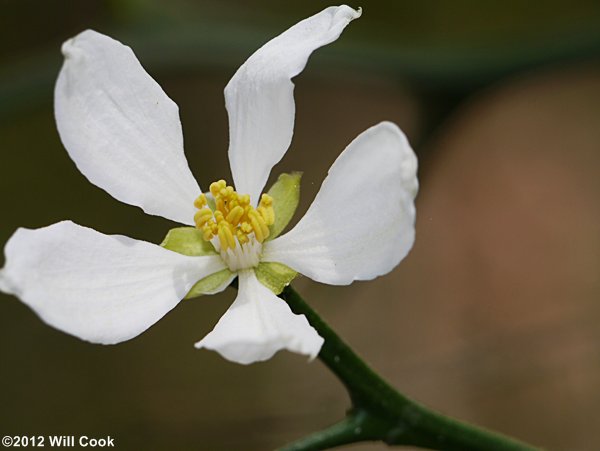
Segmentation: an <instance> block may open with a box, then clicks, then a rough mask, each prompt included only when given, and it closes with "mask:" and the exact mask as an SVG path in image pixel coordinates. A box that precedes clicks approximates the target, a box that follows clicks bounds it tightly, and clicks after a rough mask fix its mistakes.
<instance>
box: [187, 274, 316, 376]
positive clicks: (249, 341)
mask: <svg viewBox="0 0 600 451" xmlns="http://www.w3.org/2000/svg"><path fill="white" fill-rule="evenodd" d="M239 281H240V285H239V292H238V296H237V298H236V300H235V302H234V303H233V304H232V305H231V307H229V310H227V312H225V314H224V315H223V317H222V318H221V319H220V320H219V322H218V323H217V325H216V326H215V328H214V329H213V331H212V332H210V333H209V334H208V335H207V336H206V337H204V338H203V339H202V340H201V341H199V342H198V343H196V348H198V349H200V348H205V349H211V350H213V351H217V352H218V353H219V354H221V355H222V356H223V357H225V358H226V359H227V360H231V361H232V362H237V363H242V364H244V365H246V364H249V363H254V362H259V361H263V360H267V359H270V358H271V357H272V356H273V354H275V353H276V352H277V351H279V350H281V349H288V350H290V351H293V352H297V353H299V354H306V355H308V356H310V358H311V359H312V358H314V357H316V356H317V354H318V353H319V351H320V350H321V346H322V345H323V338H321V337H320V336H319V334H317V331H316V330H315V329H313V327H312V326H311V325H310V324H309V323H308V320H307V319H306V317H305V316H304V315H296V314H294V313H292V311H291V310H290V307H289V306H288V305H287V303H286V302H285V301H284V300H283V299H280V298H278V297H277V296H275V295H274V294H273V293H272V292H271V290H269V289H268V288H266V287H265V286H264V285H262V284H261V283H260V282H259V281H258V280H257V278H256V276H255V275H254V271H252V270H245V271H241V272H240V274H239Z"/></svg>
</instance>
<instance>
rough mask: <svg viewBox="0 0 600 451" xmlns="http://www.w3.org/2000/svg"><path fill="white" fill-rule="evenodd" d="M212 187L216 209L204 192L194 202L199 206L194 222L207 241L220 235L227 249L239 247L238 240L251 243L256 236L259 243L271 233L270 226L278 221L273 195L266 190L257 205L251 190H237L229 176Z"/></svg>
mask: <svg viewBox="0 0 600 451" xmlns="http://www.w3.org/2000/svg"><path fill="white" fill-rule="evenodd" d="M209 189H210V194H211V195H212V196H213V198H214V201H215V211H214V212H213V211H212V210H211V209H210V208H208V202H207V199H206V196H205V195H204V194H201V195H200V196H198V198H197V199H196V200H195V201H194V206H195V207H196V208H198V212H196V214H195V215H194V223H195V224H196V227H197V228H198V229H200V230H201V231H202V237H203V238H204V239H205V240H206V241H211V240H212V239H213V238H215V237H217V238H218V240H219V244H220V247H221V250H222V251H226V250H227V249H235V247H236V246H237V244H238V243H239V244H240V245H243V244H246V243H248V242H249V241H250V239H251V237H252V236H253V237H254V239H256V241H258V242H259V243H262V242H263V241H264V240H265V239H267V238H268V237H269V234H270V230H269V226H271V225H273V224H274V222H275V210H274V209H273V198H272V197H271V196H269V195H268V194H263V195H262V196H261V198H260V202H259V204H258V206H257V207H256V208H254V207H252V205H251V204H250V196H249V195H248V194H238V193H236V192H235V190H234V189H233V187H232V186H228V185H227V183H226V182H225V180H219V181H217V182H214V183H211V184H210V188H209Z"/></svg>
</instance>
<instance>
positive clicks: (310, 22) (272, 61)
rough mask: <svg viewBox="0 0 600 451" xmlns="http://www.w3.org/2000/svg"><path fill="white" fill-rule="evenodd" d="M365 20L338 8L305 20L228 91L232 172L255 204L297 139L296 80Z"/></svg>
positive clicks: (253, 60) (259, 54) (265, 49)
mask: <svg viewBox="0 0 600 451" xmlns="http://www.w3.org/2000/svg"><path fill="white" fill-rule="evenodd" d="M359 16H360V11H358V12H357V11H355V10H353V9H352V8H350V7H348V6H345V5H344V6H339V7H333V6H332V7H329V8H327V9H325V10H323V11H321V12H320V13H318V14H316V15H314V16H312V17H309V18H308V19H305V20H303V21H302V22H299V23H298V24H296V25H294V26H293V27H292V28H290V29H289V30H287V31H285V32H284V33H282V34H281V35H279V36H277V37H276V38H274V39H273V40H271V41H269V42H267V43H266V44H265V45H264V46H262V47H261V48H260V49H258V50H257V51H256V52H255V53H254V54H253V55H252V56H251V57H250V58H248V60H247V61H246V62H245V63H244V64H243V65H242V66H241V67H240V68H239V69H238V71H237V72H236V73H235V75H234V76H233V78H232V79H231V81H230V82H229V84H228V85H227V87H226V88H225V105H226V106H227V112H228V114H229V163H230V165H231V173H232V175H233V181H234V184H235V187H236V190H237V191H238V192H240V193H245V194H250V198H251V200H252V202H253V203H254V204H256V202H257V200H258V196H259V195H260V193H261V191H262V189H263V187H264V186H265V183H266V182H267V178H268V177H269V173H270V172H271V168H272V167H273V166H274V165H275V164H276V163H277V162H278V161H279V160H281V158H282V157H283V155H284V154H285V152H286V150H287V149H288V147H289V145H290V142H291V140H292V134H293V131H294V114H295V106H294V84H293V83H292V81H291V78H292V77H295V76H296V75H298V74H299V73H300V72H302V70H303V69H304V67H305V66H306V62H307V61H308V57H309V56H310V54H311V53H312V52H313V51H314V50H316V49H318V48H319V47H322V46H324V45H326V44H329V43H331V42H333V41H335V40H336V39H337V38H338V37H339V36H340V34H341V33H342V31H343V30H344V28H345V27H346V25H348V23H350V21H351V20H353V19H356V18H357V17H359Z"/></svg>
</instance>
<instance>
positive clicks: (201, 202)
mask: <svg viewBox="0 0 600 451" xmlns="http://www.w3.org/2000/svg"><path fill="white" fill-rule="evenodd" d="M194 207H196V208H198V209H201V208H202V207H206V196H205V195H204V194H200V195H199V196H198V198H197V199H196V200H195V201H194Z"/></svg>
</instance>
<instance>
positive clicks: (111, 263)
mask: <svg viewBox="0 0 600 451" xmlns="http://www.w3.org/2000/svg"><path fill="white" fill-rule="evenodd" d="M5 255H6V266H5V267H4V268H3V269H2V270H1V271H0V280H4V283H2V286H1V287H0V288H2V290H3V291H5V292H7V293H10V294H14V295H15V296H17V297H19V298H20V299H21V300H22V301H23V302H24V303H25V304H27V305H29V307H31V308H32V309H33V310H34V311H35V312H36V313H37V314H38V315H39V316H40V317H41V318H42V320H44V321H45V322H46V323H48V324H49V325H51V326H54V327H56V328H57V329H60V330H62V331H64V332H67V333H69V334H72V335H75V336H76V337H79V338H81V339H83V340H87V341H91V342H94V343H103V344H113V343H118V342H121V341H125V340H128V339H130V338H133V337H135V336H136V335H139V334H140V333H142V332H143V331H145V330H146V329H147V328H148V327H150V326H151V325H152V324H154V323H155V322H156V321H158V320H159V319H160V318H162V317H163V316H164V315H165V314H166V313H167V312H168V311H169V310H171V309H172V308H173V307H175V305H177V303H178V302H179V301H180V300H181V299H183V297H184V296H185V294H186V293H187V292H188V291H189V289H190V288H191V287H192V286H193V285H194V283H195V282H196V281H198V280H199V279H201V278H203V277H205V276H207V275H209V274H213V273H215V272H217V271H220V270H222V269H223V268H224V264H223V262H222V260H221V258H220V257H218V256H207V257H188V256H185V255H181V254H178V253H176V252H172V251H169V250H166V249H163V248H162V247H160V246H156V245H154V244H150V243H147V242H145V241H138V240H134V239H132V238H128V237H125V236H119V235H103V234H101V233H99V232H96V231H95V230H93V229H89V228H86V227H81V226H78V225H77V224H74V223H72V222H70V221H64V222H59V223H57V224H54V225H51V226H48V227H44V228H41V229H37V230H30V229H19V230H17V231H16V232H15V234H14V235H13V236H12V237H11V238H10V240H9V241H8V243H7V244H6V248H5Z"/></svg>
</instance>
